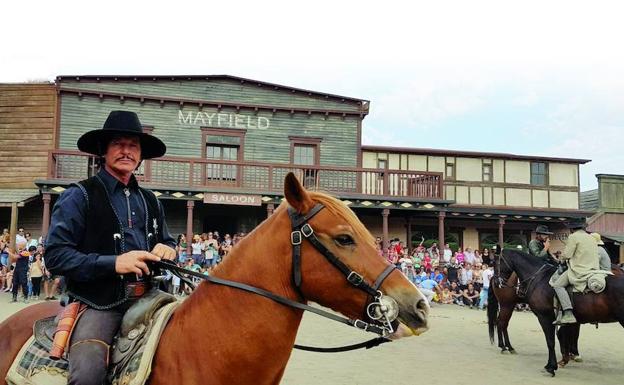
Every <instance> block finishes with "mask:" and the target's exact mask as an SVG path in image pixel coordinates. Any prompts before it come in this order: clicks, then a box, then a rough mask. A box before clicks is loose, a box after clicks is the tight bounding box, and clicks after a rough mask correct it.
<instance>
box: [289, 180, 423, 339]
mask: <svg viewBox="0 0 624 385" xmlns="http://www.w3.org/2000/svg"><path fill="white" fill-rule="evenodd" d="M284 193H285V197H286V200H287V201H288V204H289V205H290V207H291V209H290V210H288V209H287V207H285V205H282V207H280V210H279V213H280V214H281V215H285V216H289V219H290V222H291V223H293V222H295V224H294V225H295V227H296V226H297V223H296V221H297V220H298V221H299V222H300V223H299V228H301V224H302V223H308V224H309V226H310V227H309V228H301V231H302V233H304V235H303V236H302V241H301V246H300V247H301V250H300V255H301V268H300V272H301V284H300V292H301V293H302V294H303V296H304V297H305V299H306V300H310V301H314V302H317V303H319V304H321V305H323V306H327V307H330V308H332V309H334V310H336V311H338V312H340V313H343V314H344V315H346V316H348V317H351V318H358V319H362V317H365V315H366V313H367V307H368V305H369V304H370V303H371V302H375V301H376V300H375V298H374V296H372V295H370V293H371V289H373V290H372V292H373V293H375V292H376V291H377V290H378V291H379V294H382V295H383V296H382V298H384V299H385V301H388V302H384V301H382V303H383V305H388V306H389V307H393V308H394V309H392V310H391V311H394V312H395V313H396V311H397V310H398V317H397V318H396V321H394V325H393V326H395V327H396V326H397V321H398V322H400V323H401V324H402V325H403V326H407V329H406V328H405V327H402V332H403V334H407V335H410V334H416V335H418V334H420V333H421V332H423V331H425V330H426V329H427V315H428V312H429V305H428V303H427V300H426V299H425V297H424V296H423V295H422V293H420V291H419V290H418V289H417V288H416V287H415V286H414V285H413V284H412V283H411V282H410V281H409V280H408V279H407V278H406V277H405V276H404V275H403V274H402V273H401V272H400V271H399V270H396V269H390V268H388V266H389V262H388V261H386V260H385V258H383V257H380V256H379V254H378V253H377V250H376V248H375V243H374V238H373V237H372V236H371V234H370V233H369V232H368V230H367V229H366V228H365V227H364V225H363V224H362V222H360V220H359V219H358V218H357V216H356V215H355V214H354V213H353V211H351V210H350V209H349V208H348V207H347V206H346V205H344V203H342V202H341V201H339V200H338V199H335V198H333V197H330V196H328V195H326V194H323V193H319V192H308V191H306V189H305V188H303V186H301V184H300V183H299V181H298V180H297V178H296V177H295V176H294V175H293V174H292V173H290V174H288V175H287V176H286V179H285V185H284ZM306 218H309V219H306ZM310 230H312V231H313V235H314V236H315V237H316V239H311V238H312V237H311V236H306V235H305V234H306V233H307V234H309V233H310ZM295 238H297V234H295ZM316 240H318V242H319V243H320V245H318V244H317V245H314V244H313V242H316ZM296 242H297V239H295V242H293V243H296ZM323 249H326V250H323ZM328 254H329V256H328ZM332 256H333V257H335V258H336V259H337V260H338V262H335V261H333V262H332ZM336 265H338V267H337V266H336ZM341 269H342V271H341ZM293 271H294V274H297V267H296V264H294V265H293ZM350 272H353V274H350ZM384 273H385V274H387V275H385V274H384ZM349 275H351V276H350V277H347V276H349ZM357 275H359V276H361V277H362V278H363V281H364V283H363V284H362V285H357V281H358V279H359V277H358V276H357ZM384 275H385V279H384ZM347 278H349V279H347ZM294 280H295V281H296V280H297V279H296V278H295V279H294ZM380 281H382V283H381V286H380V287H379V288H378V289H377V287H376V285H375V282H380ZM354 283H355V284H354ZM363 286H366V288H367V289H368V292H367V290H365V289H363ZM378 297H379V296H378ZM387 297H390V298H391V299H390V300H389V299H388V298H387ZM392 299H394V301H396V302H394V301H392ZM368 310H369V313H370V312H372V313H375V310H379V309H375V305H373V306H372V307H368ZM373 315H375V314H373ZM377 315H379V314H378V313H377ZM407 330H409V331H411V333H410V332H407V333H405V332H406V331H407Z"/></svg>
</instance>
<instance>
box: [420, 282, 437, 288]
mask: <svg viewBox="0 0 624 385" xmlns="http://www.w3.org/2000/svg"><path fill="white" fill-rule="evenodd" d="M436 286H438V283H437V282H436V281H434V280H433V279H425V280H424V281H422V282H421V283H420V287H422V288H423V289H428V290H433V288H435V287H436Z"/></svg>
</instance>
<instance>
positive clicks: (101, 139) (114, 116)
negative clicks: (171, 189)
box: [78, 111, 167, 159]
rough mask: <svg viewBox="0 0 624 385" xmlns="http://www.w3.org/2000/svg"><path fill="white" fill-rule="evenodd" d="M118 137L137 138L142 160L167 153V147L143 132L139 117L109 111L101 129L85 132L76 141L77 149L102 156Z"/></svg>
mask: <svg viewBox="0 0 624 385" xmlns="http://www.w3.org/2000/svg"><path fill="white" fill-rule="evenodd" d="M119 135H124V136H138V137H139V140H140V141H141V158H142V159H151V158H158V157H160V156H163V155H165V152H166V151H167V146H165V144H164V143H163V142H162V141H161V140H160V139H158V138H157V137H155V136H152V135H149V134H146V133H144V132H143V126H142V125H141V122H140V121H139V117H138V116H137V114H136V113H134V112H131V111H111V113H110V114H109V115H108V118H107V119H106V122H104V126H103V127H102V128H101V129H99V130H91V131H89V132H86V133H84V134H83V135H82V136H81V137H80V138H79V139H78V149H79V150H80V151H83V152H88V153H89V154H93V155H98V156H102V155H104V153H105V152H106V146H107V144H108V142H109V141H110V140H111V139H112V138H113V137H115V136H119Z"/></svg>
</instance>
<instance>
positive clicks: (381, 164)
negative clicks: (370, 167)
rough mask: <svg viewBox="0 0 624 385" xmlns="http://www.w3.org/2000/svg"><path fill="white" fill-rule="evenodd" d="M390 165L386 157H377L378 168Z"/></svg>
mask: <svg viewBox="0 0 624 385" xmlns="http://www.w3.org/2000/svg"><path fill="white" fill-rule="evenodd" d="M386 167H388V161H387V160H385V159H377V168H380V169H385V168H386Z"/></svg>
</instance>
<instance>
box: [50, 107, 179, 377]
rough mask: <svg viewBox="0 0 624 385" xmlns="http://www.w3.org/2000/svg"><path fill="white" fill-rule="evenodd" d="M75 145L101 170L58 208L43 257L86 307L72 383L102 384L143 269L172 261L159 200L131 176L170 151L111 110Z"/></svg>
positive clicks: (135, 121)
mask: <svg viewBox="0 0 624 385" xmlns="http://www.w3.org/2000/svg"><path fill="white" fill-rule="evenodd" d="M77 144H78V148H79V149H80V150H81V151H83V152H87V153H90V154H93V155H96V156H98V157H100V165H101V169H100V171H99V172H98V173H97V175H95V176H93V177H91V178H89V179H86V180H83V181H81V182H78V183H76V184H73V185H72V186H70V187H69V188H68V189H67V190H66V191H65V192H64V193H63V194H62V195H61V197H60V198H59V199H58V201H57V202H56V204H55V206H54V210H53V213H52V221H51V226H50V231H49V234H48V238H47V245H46V246H47V247H46V253H45V259H46V267H47V268H48V269H49V270H50V271H51V272H52V274H59V275H64V276H65V279H66V283H67V294H68V296H69V302H70V303H74V302H80V303H81V304H83V305H81V306H82V307H85V308H86V310H84V311H83V312H82V315H81V316H80V317H79V318H78V320H77V322H76V324H75V325H74V328H73V332H72V334H71V339H70V341H69V344H68V346H69V352H68V361H69V379H68V382H69V384H98V385H99V384H102V383H103V382H104V379H105V376H106V371H107V363H108V358H109V357H108V356H109V349H110V345H111V343H112V342H113V338H114V336H115V334H116V333H117V330H118V329H119V326H120V324H121V321H122V318H123V315H124V313H125V312H126V310H127V309H128V308H129V306H130V304H132V303H133V302H134V301H135V300H136V299H138V298H140V297H141V296H142V295H143V294H144V293H145V292H146V291H147V290H148V289H149V285H150V282H149V280H148V279H145V278H144V277H145V276H147V275H149V274H150V270H149V268H148V266H147V264H146V263H147V262H149V261H158V260H160V259H161V258H165V259H173V258H174V257H175V251H174V247H175V239H173V238H172V237H171V235H170V234H169V230H168V229H167V225H166V223H165V216H164V212H163V208H162V206H161V204H160V202H159V201H158V200H157V199H156V196H155V195H154V194H153V193H152V192H151V191H149V190H145V189H143V188H141V187H139V185H138V184H137V180H136V178H135V177H134V174H133V172H134V170H136V169H137V168H138V167H139V165H140V164H141V162H142V161H143V160H144V159H150V158H156V157H160V156H162V155H164V154H165V151H166V146H165V144H164V143H163V142H162V141H161V140H160V139H158V138H156V137H154V136H151V135H148V134H145V133H143V129H142V125H141V123H140V121H139V118H138V116H137V115H136V114H135V113H134V112H128V111H112V112H111V113H110V115H109V116H108V119H107V120H106V122H105V123H104V126H103V128H102V129H97V130H92V131H89V132H87V133H85V134H84V135H82V136H81V137H80V139H78V143H77ZM68 306H69V305H68Z"/></svg>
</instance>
